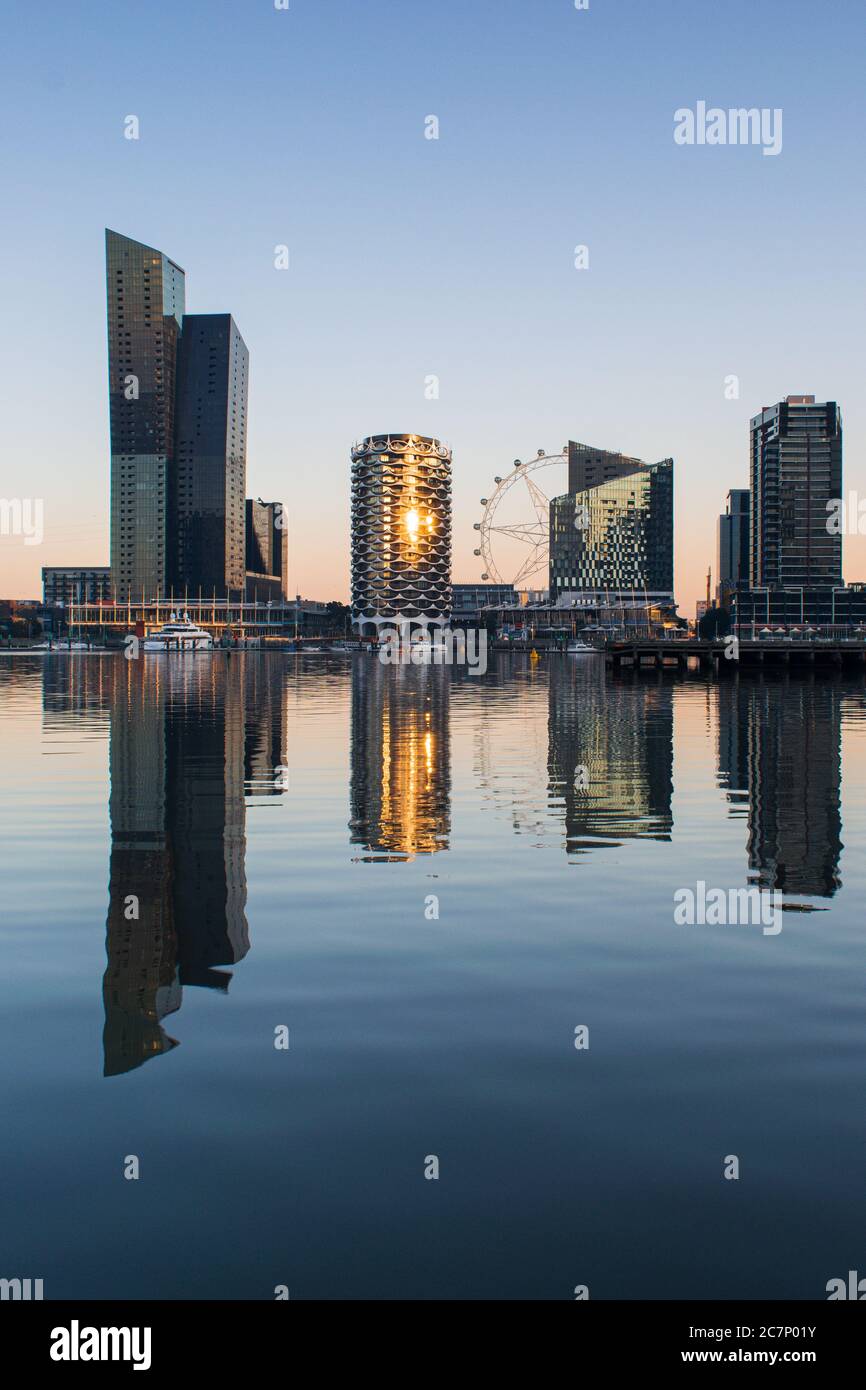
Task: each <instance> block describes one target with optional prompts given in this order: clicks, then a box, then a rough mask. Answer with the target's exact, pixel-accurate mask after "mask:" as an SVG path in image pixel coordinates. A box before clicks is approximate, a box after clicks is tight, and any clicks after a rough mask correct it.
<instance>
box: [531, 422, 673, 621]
mask: <svg viewBox="0 0 866 1390" xmlns="http://www.w3.org/2000/svg"><path fill="white" fill-rule="evenodd" d="M578 449H579V450H582V451H583V452H582V454H581V455H580V457H577V456H576V455H575V457H574V458H573V457H572V450H575V451H576V450H578ZM673 469H674V465H673V460H672V459H664V460H662V461H661V462H660V463H654V464H644V463H641V462H640V461H639V460H638V459H627V458H625V457H624V456H623V455H620V454H614V455H611V454H607V453H606V452H605V451H604V450H590V449H589V448H588V446H585V445H580V446H577V445H575V446H572V445H569V480H570V482H572V481H573V482H575V483H577V484H578V485H579V484H585V486H578V487H577V490H576V491H575V492H568V493H567V494H566V495H565V496H563V497H555V498H553V500H552V501H551V504H550V598H551V602H552V603H554V604H555V603H558V601H559V599H560V597H561V596H562V595H564V594H566V593H568V594H580V593H583V592H587V593H596V594H597V593H624V594H629V593H631V594H632V595H633V596H634V595H637V596H640V595H642V594H644V592H646V594H647V595H649V594H650V593H652V594H654V595H662V596H664V597H665V599H666V600H667V601H669V602H672V601H673V587H674V573H673V570H674V544H673ZM605 474H606V476H605Z"/></svg>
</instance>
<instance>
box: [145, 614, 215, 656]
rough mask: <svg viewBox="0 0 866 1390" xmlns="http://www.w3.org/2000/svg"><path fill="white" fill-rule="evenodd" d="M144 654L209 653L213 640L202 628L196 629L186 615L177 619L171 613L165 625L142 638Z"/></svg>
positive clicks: (175, 615)
mask: <svg viewBox="0 0 866 1390" xmlns="http://www.w3.org/2000/svg"><path fill="white" fill-rule="evenodd" d="M142 646H143V648H144V650H145V651H146V652H209V651H212V650H213V638H212V637H211V635H210V633H209V632H206V631H205V629H204V628H202V627H196V625H195V623H194V622H193V621H192V619H191V618H190V616H189V614H188V613H184V615H183V617H181V618H179V617H178V616H177V614H175V613H172V615H171V617H170V618H169V620H168V622H167V623H164V624H163V625H162V627H160V628H157V630H156V631H155V632H151V633H149V634H148V636H147V637H145V638H144V640H143V642H142Z"/></svg>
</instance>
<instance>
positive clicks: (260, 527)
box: [246, 497, 289, 598]
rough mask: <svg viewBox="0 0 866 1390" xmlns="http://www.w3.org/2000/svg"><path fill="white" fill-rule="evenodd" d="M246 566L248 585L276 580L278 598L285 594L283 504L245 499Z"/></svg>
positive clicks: (286, 555)
mask: <svg viewBox="0 0 866 1390" xmlns="http://www.w3.org/2000/svg"><path fill="white" fill-rule="evenodd" d="M246 566H247V580H248V583H247V588H248V589H249V587H250V584H249V581H251V580H252V581H253V583H255V581H256V580H278V581H279V585H278V590H279V594H280V595H281V596H282V597H283V598H285V597H286V596H287V594H288V580H289V532H288V528H287V526H286V515H285V510H284V508H283V504H282V502H263V501H262V499H261V498H260V497H259V498H257V499H256V498H252V497H248V498H247V499H246Z"/></svg>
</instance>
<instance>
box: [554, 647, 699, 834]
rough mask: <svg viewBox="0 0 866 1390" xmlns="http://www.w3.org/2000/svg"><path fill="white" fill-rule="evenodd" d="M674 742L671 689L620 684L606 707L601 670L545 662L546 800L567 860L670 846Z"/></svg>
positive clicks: (592, 664)
mask: <svg viewBox="0 0 866 1390" xmlns="http://www.w3.org/2000/svg"><path fill="white" fill-rule="evenodd" d="M673 736H674V714H673V688H672V686H671V684H670V683H668V682H665V683H662V682H653V683H648V682H644V681H641V680H636V681H633V682H626V681H622V682H618V683H617V686H616V698H615V699H611V698H610V685H609V681H608V680H607V679H606V677H605V672H604V663H603V662H601V661H594V660H593V661H587V662H580V661H575V660H568V658H566V659H565V660H564V661H563V662H561V663H560V662H557V663H555V664H554V663H553V662H551V667H550V685H549V713H548V755H547V773H548V796H549V799H550V802H551V804H552V806H553V807H554V808H556V809H558V810H559V814H560V815H563V814H564V819H565V847H566V850H567V852H568V853H569V854H578V853H583V852H586V851H588V850H592V849H599V848H601V847H604V846H616V845H619V844H620V843H621V842H622V841H623V840H627V839H649V840H669V839H670V838H671V830H672V827H673V814H672V809H671V805H672V798H673Z"/></svg>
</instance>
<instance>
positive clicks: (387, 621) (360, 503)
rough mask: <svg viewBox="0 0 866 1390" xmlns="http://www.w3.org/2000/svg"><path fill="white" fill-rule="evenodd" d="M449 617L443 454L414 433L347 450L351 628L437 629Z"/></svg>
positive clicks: (447, 455)
mask: <svg viewBox="0 0 866 1390" xmlns="http://www.w3.org/2000/svg"><path fill="white" fill-rule="evenodd" d="M450 617H451V451H450V450H449V449H448V448H447V446H446V445H444V444H442V443H441V442H440V440H438V439H427V438H424V437H423V436H422V435H415V434H413V435H408V434H394V435H391V434H387V435H385V434H383V435H371V436H369V437H368V438H367V439H363V440H361V441H360V442H359V443H357V444H356V445H354V447H353V448H352V625H353V628H354V630H355V631H356V632H358V633H361V634H362V635H366V636H371V635H372V634H373V633H378V632H379V631H380V630H381V629H382V628H387V627H397V626H399V627H400V628H401V629H403V630H404V631H405V630H407V629H412V628H416V629H417V628H426V629H430V628H431V627H445V626H446V625H447V624H448V622H449V620H450Z"/></svg>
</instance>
